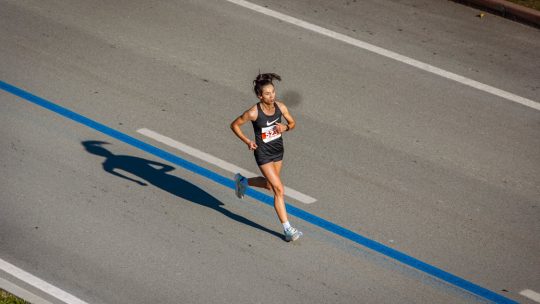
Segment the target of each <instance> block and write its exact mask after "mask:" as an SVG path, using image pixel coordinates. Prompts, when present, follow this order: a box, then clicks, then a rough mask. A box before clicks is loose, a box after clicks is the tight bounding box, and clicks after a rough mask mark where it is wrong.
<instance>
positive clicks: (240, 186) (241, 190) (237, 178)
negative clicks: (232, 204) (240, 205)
mask: <svg viewBox="0 0 540 304" xmlns="http://www.w3.org/2000/svg"><path fill="white" fill-rule="evenodd" d="M234 186H235V187H234V193H235V194H236V196H237V197H238V198H243V197H244V194H245V193H246V188H247V186H248V183H247V178H245V177H243V176H242V175H241V174H240V173H236V174H235V175H234Z"/></svg>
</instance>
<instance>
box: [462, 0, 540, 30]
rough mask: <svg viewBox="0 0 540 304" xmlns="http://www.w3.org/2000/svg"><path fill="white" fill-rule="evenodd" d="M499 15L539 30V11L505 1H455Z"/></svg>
mask: <svg viewBox="0 0 540 304" xmlns="http://www.w3.org/2000/svg"><path fill="white" fill-rule="evenodd" d="M456 2H461V3H466V4H471V5H473V6H476V7H480V8H485V9H487V10H489V11H492V12H496V13H499V14H500V15H502V16H503V17H505V18H510V19H517V20H519V21H523V22H525V23H528V24H529V25H532V26H535V27H537V28H540V11H537V10H535V9H532V8H528V7H524V6H521V5H517V4H515V3H512V2H509V1H505V0H456Z"/></svg>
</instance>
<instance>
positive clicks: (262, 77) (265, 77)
mask: <svg viewBox="0 0 540 304" xmlns="http://www.w3.org/2000/svg"><path fill="white" fill-rule="evenodd" d="M274 79H277V80H278V81H281V76H279V75H278V74H275V73H265V74H261V73H259V75H257V78H255V80H253V91H254V92H255V94H256V95H257V96H261V95H262V88H263V87H264V86H265V85H268V84H271V85H273V84H274V83H273V81H274Z"/></svg>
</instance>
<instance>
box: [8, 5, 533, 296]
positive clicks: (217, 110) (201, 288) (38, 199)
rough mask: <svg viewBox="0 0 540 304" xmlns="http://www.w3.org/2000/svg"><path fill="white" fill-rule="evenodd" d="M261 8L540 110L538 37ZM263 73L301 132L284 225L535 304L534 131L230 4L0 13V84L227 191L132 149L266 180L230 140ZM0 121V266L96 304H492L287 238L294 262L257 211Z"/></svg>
mask: <svg viewBox="0 0 540 304" xmlns="http://www.w3.org/2000/svg"><path fill="white" fill-rule="evenodd" d="M253 3H256V4H260V5H264V6H266V7H268V8H270V9H272V10H275V11H279V12H281V13H283V14H287V15H290V16H293V17H296V18H299V19H302V20H305V21H307V22H310V23H313V24H316V25H318V26H321V27H324V28H327V29H330V30H332V31H336V32H338V33H342V34H345V35H348V36H350V37H353V38H355V39H358V40H361V41H365V42H367V43H371V44H373V45H376V46H379V47H382V48H385V49H388V50H391V51H393V52H396V53H399V54H402V55H405V56H408V57H410V58H414V59H416V60H419V61H422V62H425V63H428V64H431V65H434V66H436V67H439V68H441V69H444V70H447V71H450V72H453V73H456V74H458V75H462V76H464V77H467V78H470V79H473V80H476V81H479V82H482V83H485V84H487V85H490V86H493V87H495V88H499V89H501V90H505V91H508V92H511V93H514V94H516V95H519V96H522V97H524V98H527V99H530V100H533V101H535V102H539V101H540V72H539V71H540V53H539V52H538V50H539V49H540V31H538V29H534V28H531V27H527V26H525V25H522V24H519V23H515V22H512V21H509V20H505V19H503V18H500V17H496V16H491V15H488V16H487V17H484V18H482V19H480V18H476V17H475V15H476V13H477V11H476V10H474V9H471V8H469V7H466V6H461V5H459V4H456V3H453V2H448V1H413V0H409V1H337V2H330V3H328V2H327V1H293V2H286V3H284V2H282V1H253ZM259 69H260V70H261V71H263V72H267V71H273V72H276V73H278V74H280V75H281V76H282V77H283V81H282V83H278V84H277V93H278V95H279V96H280V97H281V98H282V99H283V100H284V102H285V103H286V104H287V105H288V107H289V109H290V110H291V113H292V115H293V116H294V117H295V118H296V120H297V126H298V127H297V128H296V129H295V130H294V131H293V132H290V133H287V134H285V145H286V154H285V160H284V164H285V165H284V169H283V172H282V175H283V179H284V181H285V184H286V185H287V186H288V187H291V188H294V189H296V190H298V191H300V192H302V193H305V194H307V195H310V196H312V197H314V198H316V199H317V201H316V202H315V203H313V204H309V205H306V204H303V203H301V202H298V201H295V200H294V199H287V201H288V203H290V204H291V205H293V206H296V207H298V208H301V209H303V210H305V211H307V212H309V213H312V214H314V215H317V216H320V217H322V218H324V219H326V220H328V221H330V222H332V223H335V224H337V225H340V226H342V227H345V228H347V229H350V230H351V231H354V232H356V233H358V234H360V235H363V236H365V237H367V238H369V239H372V240H375V241H377V242H379V243H381V244H384V245H386V246H389V247H391V248H393V249H396V250H398V251H400V252H403V253H405V254H407V255H410V256H412V257H415V258H417V259H419V260H421V261H423V262H425V263H428V264H430V265H433V266H435V267H438V268H440V269H443V270H445V271H447V272H449V273H451V274H453V275H456V276H458V277H460V278H463V279H465V280H468V281H470V282H472V283H474V284H478V285H479V286H481V287H483V288H486V289H488V290H490V291H493V292H495V293H498V294H500V295H502V296H504V297H507V298H509V299H512V300H515V301H518V302H521V303H535V302H534V301H532V300H531V299H528V298H526V297H524V296H522V295H520V292H521V291H523V290H533V291H536V292H540V255H539V254H538V252H540V111H538V110H536V109H533V108H530V107H526V106H523V105H521V104H517V103H515V102H513V101H510V100H507V99H504V98H501V97H498V96H495V95H493V94H489V93H487V92H484V91H480V90H478V89H475V88H471V87H469V86H466V85H463V84H460V83H458V82H455V81H452V80H449V79H446V78H443V77H440V76H436V75H434V74H432V73H428V72H426V71H422V70H419V69H417V68H415V67H412V66H409V65H406V64H403V63H401V62H397V61H395V60H391V59H389V58H386V57H383V56H380V55H378V54H375V53H372V52H368V51H365V50H362V49H359V48H357V47H354V46H351V45H347V44H345V43H343V42H339V41H336V40H334V39H331V38H328V37H325V36H322V35H320V34H317V33H314V32H311V31H308V30H305V29H302V28H299V27H297V26H294V25H291V24H288V23H286V22H283V21H279V20H276V19H275V18H272V17H269V16H265V15H262V14H260V13H257V12H254V11H250V10H248V9H246V8H243V7H240V6H238V5H235V4H233V3H230V2H226V1H184V2H180V1H170V0H169V1H138V0H137V1H112V2H111V1H53V0H46V1H44V0H41V1H26V0H17V1H0V80H2V81H4V82H6V83H9V84H11V85H14V86H17V87H19V88H21V89H24V90H27V91H29V92H31V93H33V94H35V95H38V96H40V97H42V98H44V99H47V100H50V101H53V102H54V103H56V104H58V105H60V106H63V107H66V108H68V109H70V110H72V111H74V112H76V113H79V114H81V115H83V116H86V117H88V118H91V119H93V120H95V121H98V122H100V123H102V124H104V125H106V126H109V127H111V128H113V129H116V130H118V131H120V132H123V133H125V134H128V135H130V136H133V137H135V138H138V139H140V140H142V141H145V142H147V143H149V144H152V145H155V146H156V147H158V148H161V149H163V150H166V151H169V152H171V153H174V154H176V155H178V156H180V157H182V158H184V159H186V160H188V161H190V162H193V163H196V164H198V165H200V166H202V167H204V168H207V169H209V170H212V171H214V172H216V173H218V174H221V175H225V176H229V177H231V178H232V174H231V173H229V172H226V171H224V170H223V169H221V168H219V167H216V166H214V165H212V164H208V163H206V162H204V161H201V160H199V159H197V158H194V157H192V156H190V155H187V154H184V153H182V152H179V151H177V150H175V149H173V148H170V147H168V146H166V145H163V144H161V143H158V142H156V141H153V140H152V139H149V138H147V137H145V136H143V135H141V134H139V133H137V130H138V129H140V128H148V129H151V130H154V131H156V132H158V133H160V134H163V135H166V136H168V137H171V138H173V139H175V140H177V141H180V142H182V143H185V144H187V145H189V146H191V147H195V148H197V149H199V150H201V151H204V152H206V153H209V154H211V155H213V156H216V157H218V158H220V159H222V160H225V161H227V162H230V163H233V164H235V165H237V166H240V167H242V168H245V169H246V170H249V171H252V172H258V169H257V167H256V164H255V162H254V160H253V157H252V155H251V153H250V152H249V151H248V150H247V148H246V146H245V145H243V144H242V143H241V142H240V141H239V140H238V139H236V138H235V137H234V135H233V134H232V132H231V131H230V129H229V123H230V122H231V121H232V120H233V119H234V118H235V117H236V116H238V115H239V114H240V113H241V112H242V111H244V110H245V109H247V108H248V107H249V106H250V105H252V104H253V103H255V102H256V99H255V97H254V95H253V93H252V91H251V90H252V87H251V82H252V80H253V78H254V77H255V76H256V74H257V72H258V71H259ZM0 101H1V102H0V130H1V131H0V132H1V133H0V136H1V137H0V139H1V143H2V144H1V148H0V164H1V166H2V167H1V170H2V173H3V174H1V175H0V187H1V188H0V193H1V194H0V259H2V260H5V261H7V262H9V263H11V264H13V265H16V266H17V267H20V268H21V269H24V270H25V271H27V272H29V273H32V274H33V275H35V276H36V277H38V278H40V279H42V280H44V281H46V282H48V283H50V284H52V285H54V286H56V287H58V288H60V289H61V290H64V291H66V292H68V293H69V294H72V295H74V296H76V297H78V298H80V299H82V300H84V301H86V302H88V303H232V302H235V303H285V302H286V303H330V302H331V303H477V302H485V299H484V298H482V297H479V296H475V295H472V294H471V293H469V292H467V291H466V290H463V289H462V288H459V287H456V286H454V285H452V284H449V283H447V282H443V281H441V280H439V279H437V278H436V277H432V276H430V275H427V274H425V273H423V272H421V271H418V270H417V269H415V268H413V267H408V266H405V265H403V264H401V263H400V262H397V261H395V260H393V259H392V258H389V257H385V256H384V255H382V254H380V253H378V252H376V251H372V250H369V249H366V248H365V247H363V246H361V245H359V244H356V243H353V242H350V241H348V240H346V239H343V238H342V237H341V236H338V235H335V234H332V233H329V232H328V231H325V230H324V229H321V228H320V227H317V226H314V225H313V224H312V223H310V222H308V221H304V220H301V219H298V218H294V217H293V218H291V221H292V223H293V224H294V225H297V226H299V228H300V229H301V230H303V231H304V233H305V237H304V238H303V239H302V240H301V241H300V242H298V243H292V244H291V243H286V242H284V241H283V240H282V238H281V226H280V224H279V223H278V220H277V217H276V215H275V213H274V210H273V209H272V208H271V207H268V206H267V205H264V204H261V203H260V202H259V201H257V200H255V199H252V198H247V199H245V200H238V199H237V198H236V197H235V195H234V193H233V191H232V190H231V189H229V188H227V187H224V186H223V185H220V184H217V183H215V182H213V181H211V180H208V179H207V178H205V177H204V176H201V175H199V174H195V173H193V172H190V171H187V170H185V169H183V168H181V167H179V166H176V165H173V164H171V163H168V162H166V161H164V160H162V159H160V158H158V157H155V156H153V155H150V154H148V153H145V152H143V151H141V150H139V149H137V148H135V147H132V146H130V145H128V144H126V143H125V142H122V141H119V140H116V139H113V138H110V137H108V136H106V135H104V134H102V133H99V132H97V131H96V130H93V129H91V128H89V127H87V126H84V125H81V124H78V123H76V122H74V121H71V120H68V119H66V118H64V117H61V116H59V115H57V114H56V113H53V112H51V111H49V110H46V109H44V108H41V107H38V106H36V105H34V104H32V103H30V102H28V101H26V100H24V99H22V98H19V97H17V96H14V95H12V94H9V93H7V92H5V91H0ZM249 129H250V127H249V126H246V127H245V128H244V130H245V131H246V133H248V134H251V131H250V130H249ZM92 141H103V142H107V143H108V144H104V145H103V146H102V149H98V148H96V145H95V144H93V143H92ZM168 166H172V168H171V167H168ZM111 167H112V168H116V169H115V170H112V169H111ZM160 168H167V169H168V170H169V171H167V170H160ZM165 171H167V172H165ZM115 172H117V173H122V174H123V175H124V177H121V176H118V175H115V174H114V173H115ZM126 177H127V178H126ZM0 275H1V277H2V278H4V279H5V280H7V281H10V282H12V283H13V284H15V285H19V286H20V287H22V288H27V289H28V290H29V291H30V292H33V293H39V292H38V291H36V290H35V288H34V289H33V288H32V287H30V286H26V285H28V284H25V283H24V282H20V281H19V280H17V279H16V278H14V277H13V275H10V274H8V273H5V272H0ZM0 282H1V281H0ZM42 296H43V298H44V299H46V300H48V301H50V302H52V303H56V302H58V301H59V300H58V299H53V298H52V297H50V296H47V295H43V294H42Z"/></svg>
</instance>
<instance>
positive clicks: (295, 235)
mask: <svg viewBox="0 0 540 304" xmlns="http://www.w3.org/2000/svg"><path fill="white" fill-rule="evenodd" d="M302 235H304V234H303V233H302V232H301V231H299V230H298V229H296V228H294V227H290V228H289V229H287V230H285V241H287V242H294V241H296V240H298V239H299V238H300V237H301V236H302Z"/></svg>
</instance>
